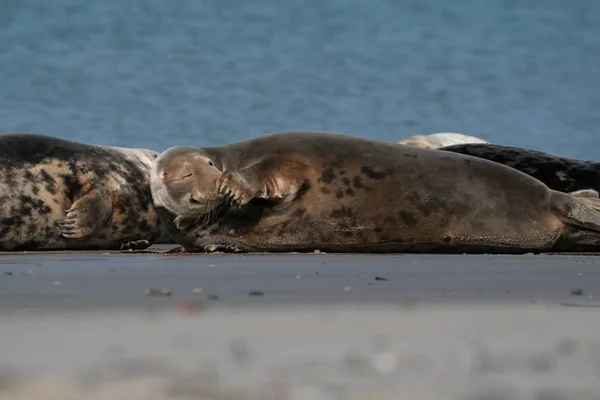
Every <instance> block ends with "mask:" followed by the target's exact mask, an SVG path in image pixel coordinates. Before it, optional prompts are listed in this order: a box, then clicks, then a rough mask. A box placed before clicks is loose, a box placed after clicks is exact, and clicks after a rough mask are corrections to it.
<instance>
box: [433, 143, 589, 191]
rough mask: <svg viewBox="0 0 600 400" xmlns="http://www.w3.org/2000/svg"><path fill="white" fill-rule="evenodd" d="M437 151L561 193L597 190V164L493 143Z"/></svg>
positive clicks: (465, 145)
mask: <svg viewBox="0 0 600 400" xmlns="http://www.w3.org/2000/svg"><path fill="white" fill-rule="evenodd" d="M439 150H443V151H449V152H453V153H459V154H466V155H470V156H473V157H478V158H482V159H485V160H490V161H495V162H497V163H500V164H504V165H507V166H509V167H512V168H515V169H517V170H519V171H522V172H524V173H526V174H527V175H531V176H533V177H534V178H536V179H539V180H540V181H542V182H543V183H544V184H546V185H547V186H548V187H549V188H551V189H554V190H558V191H561V192H567V193H568V192H575V191H579V190H586V189H594V190H596V191H600V163H598V162H594V161H586V160H577V159H573V158H567V157H560V156H556V155H554V154H549V153H544V152H541V151H536V150H529V149H523V148H519V147H509V146H501V145H495V144H462V145H454V146H448V147H443V148H440V149H439Z"/></svg>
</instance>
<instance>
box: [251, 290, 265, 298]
mask: <svg viewBox="0 0 600 400" xmlns="http://www.w3.org/2000/svg"><path fill="white" fill-rule="evenodd" d="M264 295H265V293H264V292H263V291H262V290H251V291H250V293H248V296H250V297H264Z"/></svg>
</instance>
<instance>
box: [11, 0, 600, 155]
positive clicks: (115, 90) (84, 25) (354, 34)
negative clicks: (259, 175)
mask: <svg viewBox="0 0 600 400" xmlns="http://www.w3.org/2000/svg"><path fill="white" fill-rule="evenodd" d="M0 78H1V80H0V122H1V125H0V131H2V132H37V133H44V134H48V135H55V136H60V137H64V138H69V139H74V140H80V141H85V142H92V143H98V144H108V145H118V146H134V147H147V148H151V149H154V150H159V151H160V150H164V149H165V148H167V147H170V146H173V145H180V144H184V145H204V146H206V145H219V144H224V143H227V142H232V141H236V140H242V139H246V138H250V137H253V136H257V135H261V134H264V133H269V132H276V131H283V130H293V129H317V130H327V131H337V132H345V133H350V134H355V135H359V136H366V137H372V138H377V139H381V140H390V141H398V140H399V139H401V138H403V137H406V136H409V135H413V134H417V133H434V132H443V131H446V132H448V131H450V132H461V133H466V134H470V135H474V136H478V137H482V138H484V139H487V140H489V141H492V142H496V143H502V144H508V145H517V146H523V147H530V148H535V149H539V150H544V151H550V152H554V153H558V154H562V155H566V156H571V157H580V158H588V159H598V160H600V154H599V151H598V149H599V148H600V129H599V127H600V2H599V1H598V0H304V1H300V0H249V1H239V0H213V1H208V0H207V1H203V0H102V1H95V2H92V1H83V0H0Z"/></svg>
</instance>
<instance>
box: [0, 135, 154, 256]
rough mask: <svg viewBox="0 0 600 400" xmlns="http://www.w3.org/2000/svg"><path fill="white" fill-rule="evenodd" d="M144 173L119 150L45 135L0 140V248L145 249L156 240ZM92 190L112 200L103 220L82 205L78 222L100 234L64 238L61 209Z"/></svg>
mask: <svg viewBox="0 0 600 400" xmlns="http://www.w3.org/2000/svg"><path fill="white" fill-rule="evenodd" d="M156 155H157V153H155V154H154V156H153V157H154V158H155V157H156ZM148 173H149V167H148V166H145V165H144V164H143V163H141V162H137V161H136V160H135V159H128V157H126V156H124V155H123V154H122V153H120V152H119V151H118V150H117V148H111V147H105V146H96V145H88V144H84V143H78V142H73V141H68V140H64V139H60V138H54V137H49V136H43V135H33V134H7V135H0V250H4V251H7V250H8V251H10V250H13V251H18V250H60V249H118V248H121V246H122V245H125V247H127V246H130V245H134V247H146V246H148V245H149V244H150V243H152V241H154V240H155V239H156V238H157V237H158V236H159V235H160V221H159V219H158V216H157V212H156V209H155V208H154V205H153V203H152V197H151V192H150V185H149V175H148ZM116 181H117V182H120V184H119V185H114V184H113V183H114V182H116ZM111 182H112V183H111ZM93 190H99V191H102V190H105V193H107V194H106V196H107V198H110V199H109V200H108V201H109V202H110V203H111V204H108V205H107V209H108V210H110V215H107V217H108V218H107V221H105V222H104V221H102V223H100V221H97V219H98V218H99V215H98V209H97V207H98V206H99V204H98V203H94V202H89V204H88V203H84V204H83V205H86V206H88V209H86V210H85V211H82V212H81V213H80V216H81V219H82V220H83V221H86V220H88V221H91V222H93V223H94V224H98V225H99V227H98V229H96V230H94V232H92V233H91V234H89V235H87V236H85V237H80V238H68V237H65V236H64V235H63V234H62V233H63V232H64V228H62V227H61V225H60V224H61V222H62V221H64V219H65V217H66V210H68V209H69V208H70V207H71V206H72V205H73V203H74V202H75V201H77V200H78V199H80V198H82V197H83V196H85V195H86V194H87V193H90V192H91V191H93ZM82 208H83V207H82ZM67 229H69V228H67ZM146 242H147V243H146Z"/></svg>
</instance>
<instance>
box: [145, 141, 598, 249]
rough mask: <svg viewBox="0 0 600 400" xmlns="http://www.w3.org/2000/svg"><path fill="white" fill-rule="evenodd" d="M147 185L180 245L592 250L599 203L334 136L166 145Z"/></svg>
mask: <svg viewBox="0 0 600 400" xmlns="http://www.w3.org/2000/svg"><path fill="white" fill-rule="evenodd" d="M151 187H152V196H153V198H154V202H155V206H156V207H157V209H158V212H159V216H160V218H161V220H162V222H163V224H164V225H165V227H166V228H167V229H168V230H169V234H170V235H171V237H172V238H173V239H174V240H175V241H177V242H178V243H179V244H181V245H182V246H183V247H184V248H185V249H186V250H200V251H215V250H219V251H249V252H254V251H268V252H278V251H300V252H304V251H314V250H321V251H328V252H367V253H376V252H418V253H423V252H433V253H464V252H466V253H485V252H488V253H489V252H493V253H517V254H518V253H526V252H544V251H585V249H594V250H598V249H600V212H598V211H597V205H598V198H583V197H581V198H579V197H574V196H571V195H568V194H566V193H562V192H558V191H554V190H551V189H549V188H548V187H547V186H546V185H544V184H543V183H542V182H540V181H538V180H537V179H534V178H532V177H531V176H529V175H526V174H524V173H522V172H519V171H517V170H515V169H513V168H510V167H507V166H504V165H501V164H498V163H495V162H492V161H487V160H483V159H479V158H475V157H470V156H465V155H461V154H455V153H451V152H441V151H439V150H431V149H422V148H417V147H410V146H404V145H400V144H395V143H387V142H381V141H376V140H369V139H365V138H360V137H354V136H349V135H344V134H338V133H326V132H309V131H292V132H282V133H274V134H269V135H264V136H260V137H257V138H253V139H249V140H246V141H242V142H237V143H233V144H229V145H224V146H218V147H205V148H200V147H198V148H196V147H183V146H176V147H172V148H170V149H167V150H166V151H164V152H163V153H161V154H160V155H159V157H158V159H157V160H156V162H155V163H154V165H153V167H152V172H151ZM594 206H596V208H594Z"/></svg>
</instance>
